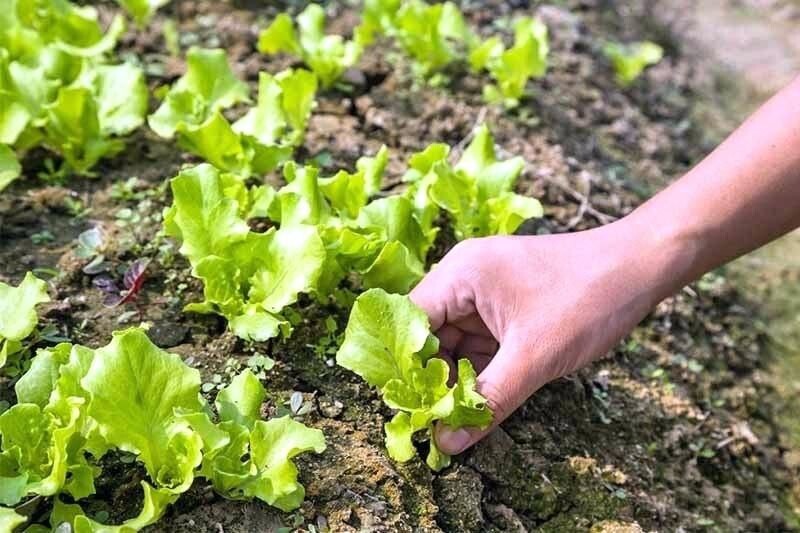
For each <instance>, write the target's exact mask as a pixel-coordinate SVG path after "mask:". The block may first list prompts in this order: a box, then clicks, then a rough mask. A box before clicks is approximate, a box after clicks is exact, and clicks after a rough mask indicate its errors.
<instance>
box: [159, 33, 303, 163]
mask: <svg viewBox="0 0 800 533" xmlns="http://www.w3.org/2000/svg"><path fill="white" fill-rule="evenodd" d="M258 87H259V89H258V101H257V103H256V106H255V107H253V108H251V109H250V110H249V111H248V112H247V114H245V115H244V116H243V117H242V118H241V119H239V120H238V121H236V122H234V123H233V124H231V123H230V122H228V119H226V118H225V116H224V115H223V114H222V110H224V109H226V108H228V107H230V106H232V105H234V104H236V103H240V102H248V101H249V96H248V92H249V91H248V88H247V85H245V84H244V83H243V82H241V81H240V80H238V79H237V78H236V76H235V75H234V74H233V72H232V71H231V69H230V66H229V65H228V60H227V57H226V55H225V52H224V51H223V50H219V49H215V50H205V49H200V48H192V49H190V50H189V52H188V54H187V71H186V74H185V75H184V76H183V77H181V78H180V79H179V80H178V81H177V82H175V84H174V85H173V86H172V87H171V88H170V90H169V92H168V93H167V95H166V97H165V98H164V101H163V103H162V104H161V106H160V107H159V108H158V109H157V110H156V112H155V113H153V114H152V115H150V117H149V119H148V121H149V124H150V127H151V128H152V129H153V131H155V132H156V133H157V134H158V135H160V136H162V137H165V138H172V137H174V136H176V135H177V138H178V144H179V145H180V146H181V147H182V148H184V149H186V150H188V151H189V152H192V153H194V154H196V155H198V156H200V157H202V158H203V159H205V160H206V161H208V162H209V163H211V164H213V165H214V166H216V167H217V168H219V169H222V170H225V171H227V172H232V173H235V174H238V175H241V176H242V177H245V178H246V177H248V176H250V175H252V174H263V173H265V172H269V171H271V170H274V169H275V168H276V167H277V166H278V165H279V164H280V163H281V162H283V161H285V160H286V159H287V158H288V157H289V156H290V155H291V153H292V150H293V147H294V146H296V145H298V144H300V143H301V142H302V140H303V136H304V134H305V128H306V124H307V123H308V119H309V117H310V115H311V110H312V109H313V108H314V105H315V100H314V97H315V94H316V90H317V82H316V78H315V77H314V76H313V75H312V74H311V73H310V72H308V71H306V70H302V69H301V70H285V71H283V72H280V73H278V74H277V75H275V76H272V75H270V74H267V73H266V72H261V73H260V74H259V83H258Z"/></svg>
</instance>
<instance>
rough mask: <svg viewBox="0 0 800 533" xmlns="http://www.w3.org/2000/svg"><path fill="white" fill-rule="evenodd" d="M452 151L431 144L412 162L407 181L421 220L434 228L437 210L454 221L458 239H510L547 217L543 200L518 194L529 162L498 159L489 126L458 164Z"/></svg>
mask: <svg viewBox="0 0 800 533" xmlns="http://www.w3.org/2000/svg"><path fill="white" fill-rule="evenodd" d="M448 153H449V148H448V147H447V146H446V145H431V146H430V147H428V149H426V150H425V151H424V152H421V153H420V154H417V156H415V157H413V158H412V165H411V169H410V170H409V172H407V173H406V175H405V176H404V179H405V180H406V181H410V182H412V183H411V186H410V187H409V189H408V191H407V192H406V195H407V196H408V197H409V198H410V199H411V200H412V201H413V203H414V205H415V209H416V210H417V213H418V217H419V218H420V219H421V220H424V221H427V224H432V220H433V219H434V218H435V216H436V214H437V213H438V209H439V208H441V209H444V210H445V211H446V212H447V213H448V214H449V215H450V217H451V218H452V219H453V222H454V225H455V234H456V238H458V239H459V240H461V239H466V238H469V237H482V236H487V235H507V234H511V233H514V232H515V231H516V230H517V228H518V227H519V226H520V224H522V222H524V221H525V220H527V219H529V218H534V217H540V216H542V214H543V212H542V206H541V204H540V203H539V201H538V200H536V199H534V198H530V197H527V196H522V195H519V194H516V193H514V192H513V188H514V184H515V182H516V180H517V178H518V177H519V175H520V173H521V172H522V169H523V168H524V166H525V162H524V161H523V160H522V158H521V157H514V158H511V159H507V160H505V161H498V160H497V156H496V153H495V149H494V139H493V138H492V135H491V133H490V132H489V128H488V127H486V125H481V126H479V127H478V128H477V130H476V131H475V135H474V138H473V140H472V142H471V143H470V144H469V146H468V147H467V148H466V150H465V151H464V153H463V155H462V156H461V159H460V160H459V161H458V163H457V164H456V165H455V166H451V165H450V164H449V163H448V162H447V159H446V158H447V155H448Z"/></svg>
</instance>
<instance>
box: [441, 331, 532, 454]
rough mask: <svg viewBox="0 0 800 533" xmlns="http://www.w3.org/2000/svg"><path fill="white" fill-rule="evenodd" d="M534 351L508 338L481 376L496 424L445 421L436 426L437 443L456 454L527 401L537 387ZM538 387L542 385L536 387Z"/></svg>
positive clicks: (482, 389)
mask: <svg viewBox="0 0 800 533" xmlns="http://www.w3.org/2000/svg"><path fill="white" fill-rule="evenodd" d="M528 361H530V354H529V353H527V349H526V348H525V346H524V344H523V343H520V342H517V341H509V342H505V343H503V344H502V345H501V346H500V349H499V350H498V351H497V354H496V355H495V356H494V357H493V358H492V360H491V361H490V362H489V365H488V366H487V367H486V368H485V369H484V371H483V372H481V374H480V376H478V383H477V389H478V392H480V393H481V395H483V397H484V398H486V402H487V404H488V406H489V408H490V409H491V410H492V415H493V416H492V424H491V425H490V426H489V427H487V428H486V429H479V428H458V429H453V428H450V427H448V426H447V425H445V424H443V423H441V422H440V423H439V424H437V427H436V430H435V439H436V444H437V445H438V446H439V448H440V449H441V450H442V451H443V452H444V453H446V454H448V455H456V454H459V453H461V452H463V451H464V450H466V449H467V448H469V447H470V446H472V445H473V444H475V443H476V442H478V441H479V440H481V439H482V438H483V437H485V436H486V435H488V434H489V433H491V432H492V430H493V429H494V428H495V427H497V425H498V424H500V423H501V422H502V421H503V420H505V419H506V418H508V416H509V415H510V414H511V413H513V412H514V410H515V409H516V408H517V407H519V406H520V405H521V404H522V402H524V401H525V400H526V399H527V398H528V397H529V396H530V395H531V394H533V391H534V390H535V388H534V387H533V383H532V381H533V380H531V379H530V374H531V372H530V369H529V368H528V364H527V362H528ZM536 388H538V387H536Z"/></svg>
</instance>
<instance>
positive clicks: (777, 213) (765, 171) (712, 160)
mask: <svg viewBox="0 0 800 533" xmlns="http://www.w3.org/2000/svg"><path fill="white" fill-rule="evenodd" d="M620 224H621V225H622V226H624V230H625V235H627V236H628V238H629V239H630V241H631V242H632V243H633V245H634V246H635V249H636V250H638V251H639V252H640V253H642V254H645V255H647V256H648V257H642V258H640V262H639V268H640V269H641V270H642V271H643V273H644V274H643V275H644V276H645V277H650V278H652V279H650V280H648V281H649V282H650V283H651V284H653V285H654V286H653V291H652V292H653V303H654V302H655V301H657V300H660V299H661V298H664V297H665V296H667V295H668V294H670V293H671V292H674V291H675V290H677V289H678V288H680V287H681V286H683V285H685V284H686V283H689V282H690V281H692V280H694V279H696V278H698V277H699V276H701V275H702V274H703V273H705V272H707V271H709V270H711V269H713V268H716V267H718V266H720V265H722V264H724V263H726V262H728V261H730V260H732V259H734V258H736V257H738V256H740V255H742V254H744V253H747V252H749V251H751V250H754V249H756V248H758V247H760V246H762V245H763V244H766V243H767V242H769V241H771V240H773V239H775V238H777V237H779V236H780V235H783V234H784V233H787V232H788V231H791V230H792V229H794V228H796V227H798V226H800V77H799V78H797V79H796V80H795V81H794V82H793V83H792V84H791V85H790V86H788V87H787V88H786V89H784V90H783V91H781V92H780V93H778V94H777V95H776V96H774V97H773V98H772V99H771V100H770V101H769V102H767V103H766V104H764V106H763V107H761V109H759V110H758V111H757V112H756V113H755V114H754V115H753V116H751V117H750V118H749V119H748V120H747V121H746V122H745V123H744V124H743V125H742V126H741V127H739V129H737V130H736V131H735V132H734V133H733V134H732V135H731V136H730V137H729V138H728V139H727V140H725V142H724V143H722V144H721V145H720V146H719V147H718V148H717V149H716V150H715V151H714V152H713V153H711V155H709V156H708V157H707V158H705V159H704V160H703V161H702V162H701V163H700V164H699V165H697V166H696V167H695V168H694V169H692V170H691V171H690V172H689V173H687V174H686V175H685V176H684V177H683V178H681V179H680V180H678V181H677V182H675V183H674V184H673V185H671V186H670V187H668V188H667V189H665V190H664V191H663V192H661V193H659V194H658V195H656V196H655V197H653V198H652V199H651V200H649V201H648V202H646V203H645V204H644V205H642V206H641V207H640V208H639V209H637V210H636V211H635V212H634V213H632V214H631V215H630V216H628V217H626V218H625V219H623V221H621V223H620Z"/></svg>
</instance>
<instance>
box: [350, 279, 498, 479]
mask: <svg viewBox="0 0 800 533" xmlns="http://www.w3.org/2000/svg"><path fill="white" fill-rule="evenodd" d="M438 348H439V343H438V340H437V339H436V337H434V336H433V335H431V332H430V326H429V324H428V317H427V316H426V315H425V313H424V312H423V311H422V309H419V308H418V307H416V306H415V305H414V304H413V303H412V302H411V300H410V299H409V298H408V297H407V296H401V295H397V294H388V293H387V292H385V291H383V290H381V289H371V290H368V291H366V292H365V293H363V294H361V295H360V296H359V297H358V299H356V303H355V305H354V306H353V310H352V311H351V313H350V319H349V321H348V323H347V329H346V331H345V338H344V342H343V343H342V346H341V348H339V351H338V353H337V354H336V362H337V363H338V364H339V365H340V366H343V367H344V368H347V369H348V370H351V371H353V372H355V373H356V374H358V375H359V376H361V377H362V378H363V379H364V380H365V381H366V382H367V383H369V384H370V385H372V386H373V387H377V388H378V389H380V392H381V396H382V397H383V401H384V403H386V405H388V406H389V407H391V408H392V409H395V410H396V411H397V414H395V415H394V417H393V418H392V420H391V421H389V422H388V423H386V424H385V426H384V429H385V431H386V449H387V451H388V452H389V456H390V457H391V458H392V459H394V460H396V461H400V462H405V461H409V460H411V459H412V458H413V457H414V456H415V455H416V453H417V451H416V448H415V447H414V443H413V438H414V435H415V434H417V433H418V432H422V433H424V438H426V439H427V440H429V442H430V448H429V451H428V456H427V459H426V463H427V464H428V466H429V467H430V468H431V469H433V470H437V471H438V470H441V469H442V468H445V467H446V466H448V465H449V464H450V456H448V455H447V454H445V453H443V452H442V451H441V450H439V448H438V447H437V446H436V442H435V440H434V439H433V427H434V423H435V422H436V421H441V422H443V423H444V424H446V425H447V426H450V427H452V428H461V427H467V426H470V427H479V428H485V427H487V426H488V425H489V424H490V423H491V421H492V412H491V410H490V409H489V407H488V406H487V404H486V399H485V398H483V396H481V395H480V394H479V393H478V392H476V390H475V379H476V376H475V370H474V369H473V368H472V364H471V363H470V362H469V361H468V360H467V359H460V360H459V361H458V378H457V381H456V383H455V384H454V385H452V386H448V384H447V382H448V377H449V374H450V369H449V367H448V365H447V363H446V362H445V361H444V360H443V359H440V358H437V357H436V354H437V352H438Z"/></svg>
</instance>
